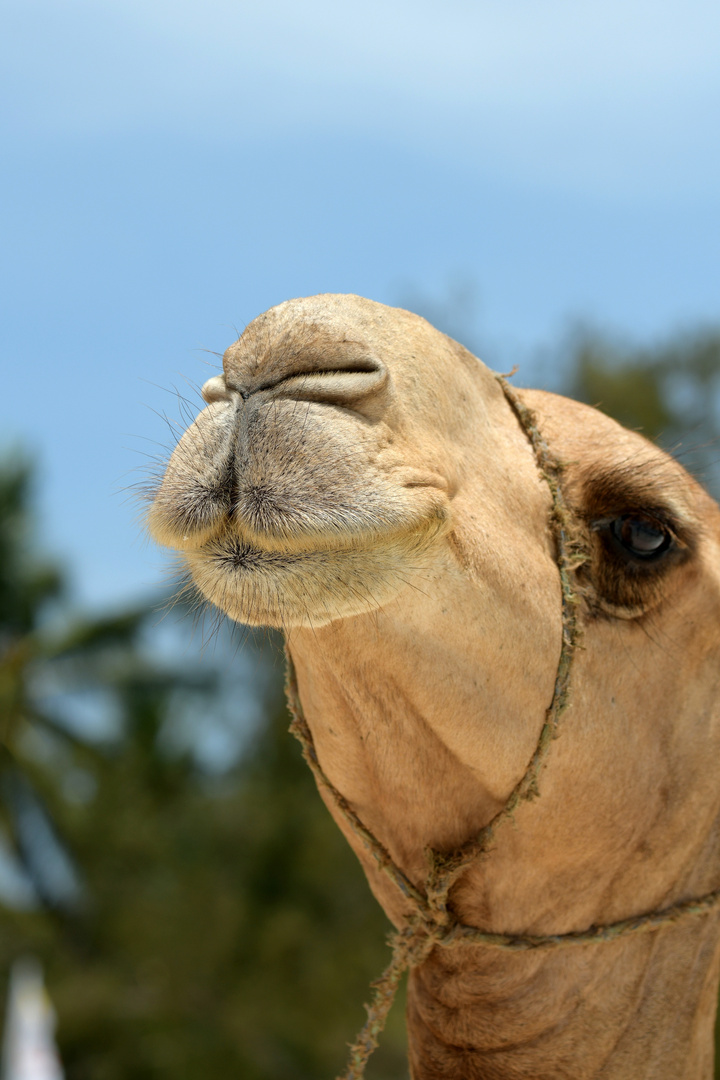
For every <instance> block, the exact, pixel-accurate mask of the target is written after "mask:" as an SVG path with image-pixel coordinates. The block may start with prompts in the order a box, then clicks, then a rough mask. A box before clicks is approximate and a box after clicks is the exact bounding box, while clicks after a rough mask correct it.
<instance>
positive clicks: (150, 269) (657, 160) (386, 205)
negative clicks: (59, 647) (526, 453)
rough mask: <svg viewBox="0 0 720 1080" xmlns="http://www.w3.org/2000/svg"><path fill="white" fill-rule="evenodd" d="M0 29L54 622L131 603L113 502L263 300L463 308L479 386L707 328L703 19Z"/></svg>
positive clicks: (709, 272)
mask: <svg viewBox="0 0 720 1080" xmlns="http://www.w3.org/2000/svg"><path fill="white" fill-rule="evenodd" d="M2 22H3V27H2V33H0V79H1V80H2V85H0V101H1V102H2V106H1V107H2V118H1V119H0V134H1V135H2V145H3V150H4V155H3V156H4V169H3V171H2V179H1V180H0V184H1V185H2V193H1V196H2V206H3V209H4V213H3V219H4V223H3V234H4V236H3V243H2V249H3V280H2V304H3V309H4V310H3V317H2V329H1V331H0V333H1V334H2V341H1V345H0V356H1V357H2V371H3V387H4V390H5V392H4V393H3V395H2V400H0V425H1V427H2V441H3V442H4V443H6V444H8V443H10V444H13V445H17V444H18V443H22V444H24V445H27V446H28V447H29V448H30V449H31V450H32V451H33V452H34V453H35V454H36V456H37V459H38V462H39V465H40V471H39V490H38V495H39V510H40V515H41V521H42V526H43V539H44V542H45V544H46V545H47V547H48V548H49V549H51V550H52V551H55V552H57V553H59V554H61V555H63V556H64V557H65V558H66V559H67V560H68V562H69V564H70V565H71V567H72V569H73V574H74V580H75V585H76V588H77V593H78V597H79V598H80V599H81V600H82V602H84V603H89V604H101V603H104V602H107V601H110V602H113V603H119V604H122V603H124V602H126V601H129V600H130V599H132V598H134V597H136V596H139V595H141V594H142V593H143V592H145V591H147V590H148V589H150V588H152V587H153V586H154V585H156V584H157V583H158V582H159V580H160V577H161V568H162V566H163V564H164V562H165V557H164V556H163V555H162V553H160V552H156V551H153V550H152V549H151V548H149V547H147V546H146V545H145V544H144V542H143V540H142V536H141V531H140V529H139V528H138V526H137V523H136V508H135V507H134V506H133V505H132V503H130V504H129V503H127V502H126V501H125V496H124V495H123V493H122V490H121V489H122V488H123V487H124V486H126V485H128V484H131V483H133V481H134V480H137V479H138V476H137V474H135V473H134V472H133V470H135V469H136V468H137V467H138V465H140V464H141V463H142V461H143V460H144V459H143V458H142V456H141V455H142V453H145V452H149V453H151V454H153V453H156V452H161V448H159V447H157V445H156V443H161V444H162V443H165V444H167V442H168V439H169V436H168V431H167V428H166V426H165V424H164V422H163V421H162V420H161V419H160V418H159V417H158V415H157V413H158V412H160V413H162V412H163V411H166V412H167V413H169V415H170V416H171V417H172V418H174V419H179V418H180V416H181V413H180V410H179V407H178V403H177V401H176V399H175V398H174V396H173V393H172V388H173V387H178V388H179V389H180V390H181V392H182V393H183V394H186V395H187V396H188V397H189V398H190V399H191V401H192V402H196V401H197V396H196V394H195V392H194V391H193V389H192V387H193V386H194V385H195V384H197V383H200V382H202V381H203V379H204V378H205V377H207V374H208V373H209V370H210V369H209V368H208V366H207V365H208V363H212V362H213V361H214V357H213V356H212V355H210V354H211V353H212V352H213V351H218V352H222V350H223V349H224V348H225V347H226V346H227V345H228V344H229V343H230V341H231V340H232V339H233V338H234V336H235V330H236V329H241V328H242V327H243V326H244V325H245V323H247V322H248V321H249V320H251V319H252V318H253V317H254V316H255V315H257V314H258V313H259V312H260V311H262V310H264V309H265V308H267V307H269V306H271V305H272V304H274V303H277V302H279V301H281V300H283V299H286V298H287V297H289V296H298V295H307V294H310V293H315V292H325V291H332V292H358V293H361V294H364V295H367V296H370V297H372V298H373V299H376V300H381V301H383V302H386V303H403V302H406V301H407V300H408V298H411V297H413V296H415V297H418V296H422V295H424V296H428V297H435V296H440V297H442V296H443V295H444V294H445V293H446V292H447V291H448V289H450V290H452V288H453V283H454V282H465V283H469V284H470V285H471V287H472V288H474V289H475V290H476V292H477V296H478V299H479V305H478V317H477V323H476V324H475V325H473V326H471V327H470V328H469V332H471V334H472V336H473V340H474V341H477V342H479V343H480V344H481V347H482V355H483V358H484V359H485V360H486V361H487V362H488V363H489V364H490V365H491V366H493V367H499V368H502V367H507V366H509V365H510V364H512V363H513V362H515V361H516V360H519V361H520V362H521V363H522V365H523V367H524V370H525V372H526V373H527V374H528V375H529V377H531V378H535V379H536V380H537V381H540V382H544V383H549V384H552V381H553V372H552V357H553V347H554V346H555V345H557V343H558V342H559V341H560V340H561V337H562V334H563V333H564V332H565V330H566V328H567V327H568V325H569V324H570V323H571V322H572V321H573V320H577V319H585V320H589V321H592V322H594V323H596V324H599V325H600V326H603V327H607V328H609V329H610V330H612V331H613V332H616V333H618V334H622V335H625V336H629V337H631V338H634V339H637V340H643V341H653V340H657V339H661V338H663V337H665V336H667V335H669V334H671V333H672V332H674V331H675V330H678V329H682V328H683V327H688V326H695V325H698V324H702V325H708V324H717V323H718V322H719V321H720V288H719V285H718V271H717V261H718V251H719V250H720V194H719V193H720V148H719V143H718V139H717V117H718V116H719V115H720V62H719V61H720V7H718V5H717V3H716V2H715V0H713V2H709V0H684V2H683V3H682V4H681V3H680V2H679V0H678V2H672V3H662V2H658V0H654V2H653V3H649V2H648V3H646V2H644V0H623V2H620V0H604V2H603V3H599V2H597V0H585V2H583V3H581V4H578V3H577V2H570V0H547V2H538V0H533V2H530V0H503V2H502V3H501V2H500V0H484V2H483V0H475V2H472V3H470V2H468V0H444V2H443V3H442V4H440V3H429V2H422V0H415V2H413V3H410V2H409V0H384V2H383V3H379V2H376V0H372V2H365V3H363V4H362V5H350V4H346V3H342V2H340V0H333V2H332V3H331V2H325V0H322V2H320V0H307V2H305V3H303V4H299V3H288V2H286V0H265V2H264V3H262V4H258V3H253V4H248V3H242V2H238V0H236V2H234V3H228V2H221V0H203V2H202V3H201V2H199V0H173V2H165V0H144V2H139V0H137V2H136V0H37V2H36V0H22V2H16V0H6V2H5V5H4V12H3V17H2ZM204 350H209V352H205V351H204ZM540 355H542V357H543V361H542V365H541V363H540V361H539V360H538V359H537V358H538V356H540ZM543 365H544V366H543ZM195 407H196V406H195V404H193V405H191V409H194V408H195Z"/></svg>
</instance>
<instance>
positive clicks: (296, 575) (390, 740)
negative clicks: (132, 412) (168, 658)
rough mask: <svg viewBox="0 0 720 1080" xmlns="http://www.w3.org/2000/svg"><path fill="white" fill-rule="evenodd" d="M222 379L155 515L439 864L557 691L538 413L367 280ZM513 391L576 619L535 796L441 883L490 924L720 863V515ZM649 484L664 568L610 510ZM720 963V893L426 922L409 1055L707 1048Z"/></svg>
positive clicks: (481, 1073)
mask: <svg viewBox="0 0 720 1080" xmlns="http://www.w3.org/2000/svg"><path fill="white" fill-rule="evenodd" d="M205 394H206V398H207V400H208V401H209V402H210V404H209V405H208V407H207V408H206V409H205V410H204V411H203V412H202V413H201V414H200V416H199V417H198V419H197V420H196V422H195V424H193V426H192V427H191V428H190V429H189V431H188V432H187V433H186V434H185V436H184V437H183V439H182V440H181V441H180V443H179V445H178V447H177V449H176V450H175V453H174V454H173V456H172V458H171V460H170V463H169V465H168V469H167V472H166V474H165V478H164V480H163V482H162V485H161V486H160V488H159V491H158V493H157V495H156V498H155V501H154V504H153V507H152V509H151V512H150V528H151V530H152V532H153V535H154V536H155V537H156V538H157V539H158V540H159V541H160V542H162V543H165V544H168V545H170V546H172V547H175V548H178V549H179V550H181V551H182V552H183V554H184V557H185V559H186V560H187V563H188V566H189V568H190V570H191V572H192V574H193V577H194V580H195V582H196V584H197V586H198V588H199V589H200V591H201V592H202V593H203V594H204V595H205V596H206V597H207V598H208V599H209V600H211V601H212V602H213V603H215V604H217V605H218V606H219V607H220V608H222V609H223V610H224V611H226V612H227V613H228V614H229V615H230V616H231V617H232V618H235V619H239V620H241V621H243V622H247V623H254V624H261V623H265V624H268V625H272V626H280V627H283V628H284V629H285V631H286V633H287V636H288V642H289V647H290V650H291V653H292V656H293V659H294V662H295V665H296V669H297V673H298V683H299V688H300V694H301V697H302V701H303V706H304V711H305V714H306V716H307V718H308V721H309V723H310V726H311V728H312V732H313V737H314V740H315V744H316V747H317V751H318V755H319V758H320V761H321V763H322V766H323V768H324V770H325V772H326V773H327V775H328V776H329V778H330V780H331V781H332V782H333V784H334V785H335V786H336V787H337V788H338V789H339V790H340V791H341V792H342V793H343V795H344V796H345V797H346V798H347V799H348V800H349V802H350V803H351V805H352V806H353V807H354V809H355V810H356V812H357V813H358V814H359V816H360V818H361V819H362V820H363V821H364V822H365V824H366V825H367V826H368V827H369V828H370V829H371V830H372V831H373V832H374V833H375V834H376V835H377V837H378V838H379V839H380V840H382V842H383V843H384V844H385V846H386V847H387V848H388V849H389V851H390V853H391V854H392V856H393V858H394V859H395V861H396V862H397V863H398V864H399V865H400V866H402V868H403V869H404V870H405V872H406V873H407V874H408V875H409V876H410V877H412V878H413V880H414V881H415V882H416V883H417V884H418V886H421V885H422V883H423V881H424V878H425V874H426V871H427V867H426V863H425V855H424V850H425V848H426V847H427V846H428V845H430V846H432V847H433V848H437V849H444V850H451V849H453V848H455V847H457V846H458V845H459V844H460V843H461V842H462V841H464V840H466V839H468V838H469V837H470V836H471V835H473V833H475V832H477V831H478V830H479V829H480V828H481V826H482V825H483V824H484V823H485V822H487V821H488V819H489V818H490V817H491V816H492V814H493V813H494V812H495V811H497V809H498V808H499V807H500V806H501V805H502V803H503V801H504V800H505V799H506V798H507V796H508V794H509V792H510V791H511V789H512V787H513V785H514V784H515V783H516V782H517V780H518V779H519V777H520V776H521V775H522V774H523V772H524V770H525V768H526V766H527V763H528V760H529V757H530V755H531V754H532V752H533V749H534V747H535V744H536V741H537V738H538V733H539V730H540V727H541V725H542V722H543V716H544V712H545V709H546V708H547V706H548V704H549V702H550V699H551V697H552V689H553V682H554V678H555V670H556V665H557V660H558V654H559V649H560V590H559V583H558V571H557V566H556V563H555V553H554V551H553V547H552V542H551V537H550V533H549V529H548V513H549V508H550V498H549V493H548V489H547V486H546V485H545V483H544V482H543V480H542V478H541V477H540V476H539V473H538V470H537V467H536V465H535V461H534V458H533V454H532V450H531V448H530V445H529V443H528V440H527V438H526V436H525V434H524V433H523V431H522V430H521V429H520V426H519V424H518V421H517V419H516V418H515V416H514V414H513V413H512V411H511V409H510V408H509V406H508V403H507V401H506V400H505V398H504V396H503V394H502V391H501V389H500V387H499V385H498V383H497V381H496V379H495V378H494V377H493V375H492V373H491V372H489V371H488V370H487V368H485V367H484V366H483V365H482V364H481V363H480V362H479V361H478V360H476V359H475V358H474V357H472V356H471V355H470V354H469V353H467V352H466V350H464V349H463V348H462V347H461V346H459V345H457V344H456V343H455V342H453V341H451V340H450V339H448V338H446V337H445V336H444V335H442V334H440V333H438V332H437V331H436V330H434V329H433V328H432V327H431V326H429V325H428V324H427V323H426V322H424V320H422V319H420V318H418V317H417V316H414V315H411V314H410V313H408V312H405V311H399V310H393V309H390V308H386V307H383V306H381V305H379V304H374V303H372V302H370V301H368V300H362V299H360V298H358V297H353V296H321V297H312V298H309V299H304V300H294V301H289V302H287V303H285V304H281V305H280V306H279V307H277V308H273V309H272V310H271V311H269V312H267V313H266V314H265V315H263V316H261V317H260V318H259V319H257V320H256V321H255V322H254V323H252V324H251V325H250V326H249V327H248V329H247V330H246V331H245V333H244V334H243V335H242V337H241V338H240V340H239V341H238V342H236V344H235V345H233V346H231V348H230V349H228V351H227V352H226V354H225V357H224V376H220V377H218V378H215V379H212V380H210V382H209V383H208V384H207V386H206V388H205ZM522 396H523V400H524V401H525V403H526V404H527V405H529V406H530V407H531V408H532V409H533V410H535V412H536V415H537V419H538V423H539V426H540V429H541V430H542V432H543V435H544V437H545V438H546V440H547V442H548V444H549V446H550V448H551V450H552V451H553V452H554V454H555V455H556V456H558V457H559V458H561V459H563V460H564V461H565V462H566V463H567V467H566V471H565V474H564V481H563V486H564V489H565V492H566V496H567V498H568V500H569V502H570V505H571V507H572V509H573V514H574V528H575V530H576V533H577V536H576V540H577V542H578V544H579V545H580V547H582V548H583V549H584V551H585V553H586V554H587V556H588V561H587V562H586V563H585V564H584V565H583V566H581V567H580V569H578V571H577V587H578V591H579V594H580V596H581V597H582V612H583V646H584V647H583V650H582V651H581V652H579V653H578V655H577V658H576V661H575V666H574V670H573V675H572V705H571V707H570V710H569V711H568V713H567V715H566V718H565V720H564V722H563V734H562V737H561V738H560V739H558V741H557V743H556V744H555V745H554V746H553V748H552V752H551V754H550V758H549V764H548V766H547V768H546V770H545V772H544V773H543V775H542V778H541V785H540V786H541V797H540V798H539V799H538V800H536V801H535V802H534V803H532V804H529V805H526V806H524V807H522V808H521V809H520V810H519V811H518V813H517V819H516V828H515V829H513V828H512V827H509V828H506V829H505V830H504V831H502V832H501V833H500V834H499V836H498V841H497V844H496V847H495V849H494V850H493V851H492V852H491V853H490V854H489V856H488V857H487V858H486V859H485V860H484V861H483V862H482V863H480V864H477V865H474V866H473V867H472V868H471V869H470V870H469V871H468V872H467V873H466V874H465V875H464V877H463V878H461V880H460V881H459V882H458V883H457V885H456V886H455V887H454V890H453V893H452V903H453V906H454V910H455V911H456V913H457V914H458V916H459V917H460V918H461V920H462V921H463V922H464V923H466V924H469V925H473V926H477V927H481V928H483V929H488V930H495V931H504V932H507V933H538V934H547V933H565V932H568V931H572V930H584V929H587V928H588V927H590V926H591V925H593V924H597V923H608V922H612V921H615V920H619V919H623V918H626V917H629V916H632V915H635V914H640V913H643V912H647V911H651V910H653V909H656V908H660V907H665V906H667V905H668V904H670V903H672V902H674V901H678V900H683V899H687V898H690V897H693V896H699V895H701V894H703V893H705V892H708V891H709V890H711V889H713V888H717V887H718V886H720V850H719V833H718V816H719V813H720V784H718V779H717V776H718V762H719V761H720V702H719V698H718V683H719V681H720V663H719V660H720V655H719V654H720V635H719V634H718V625H719V622H718V617H719V615H720V548H719V544H720V514H719V513H718V509H717V507H716V505H715V504H714V503H713V502H712V500H711V499H710V498H709V497H708V496H707V495H706V494H705V493H704V492H703V491H702V490H701V489H700V487H699V486H698V485H697V484H696V483H695V482H694V481H693V480H692V479H691V478H690V477H689V476H688V475H687V473H685V472H684V471H683V469H682V468H681V467H680V466H679V465H678V464H677V463H676V462H674V461H672V460H671V459H670V458H668V457H667V456H666V455H664V454H662V453H661V452H660V451H658V450H657V449H655V448H654V447H652V446H651V445H650V444H649V443H648V442H646V441H645V440H644V439H642V438H641V437H640V436H638V435H636V434H633V433H631V432H628V431H625V430H624V429H622V428H621V427H619V426H618V425H617V424H615V423H613V422H612V421H611V420H609V419H608V418H606V417H604V416H603V415H601V414H600V413H598V412H596V411H595V410H593V409H589V408H587V407H585V406H582V405H578V404H577V403H575V402H571V401H568V400H566V399H563V398H559V397H556V396H554V395H551V394H545V393H541V392H530V391H526V392H523V394H522ZM632 514H641V515H650V516H651V518H652V519H653V520H657V521H661V522H663V523H664V524H666V525H667V527H668V528H669V529H670V530H671V532H672V533H673V535H674V537H675V539H674V541H673V550H672V553H671V555H669V556H668V557H667V558H664V559H663V560H661V561H660V562H659V563H658V565H657V567H654V566H653V567H650V568H647V567H645V566H641V567H640V569H639V570H638V568H637V567H635V566H634V565H626V563H625V562H624V561H623V559H622V558H620V557H619V556H618V554H617V552H616V551H615V550H614V548H613V547H612V543H611V541H609V540H608V527H607V522H609V521H611V520H613V519H617V518H618V517H621V516H622V515H632ZM338 824H339V825H340V827H341V828H343V829H344V830H345V831H346V833H347V832H348V830H347V827H346V826H345V824H344V822H343V821H341V820H339V821H338ZM348 840H349V842H350V843H351V844H352V845H353V847H354V849H355V850H356V852H357V854H358V857H359V858H360V859H361V861H362V863H363V865H364V868H365V870H366V872H367V875H368V879H369V881H370V885H371V887H372V888H373V891H374V892H375V894H376V896H377V897H378V899H379V900H380V902H381V903H382V905H383V907H384V908H385V910H386V911H387V912H388V914H389V916H390V918H391V919H392V920H393V921H394V922H395V923H396V925H400V924H402V922H403V920H404V919H405V918H406V916H407V915H408V914H409V912H410V909H409V908H408V906H407V902H406V901H404V900H403V899H402V897H401V896H400V895H399V893H398V892H397V891H396V890H395V887H394V886H393V885H392V883H391V882H390V881H389V880H388V879H387V878H385V877H383V876H381V875H380V873H379V871H378V870H377V868H376V867H375V865H374V864H373V863H372V862H371V860H370V859H369V858H368V856H367V855H366V853H365V851H364V849H363V848H362V845H361V843H360V841H359V840H358V839H357V837H355V836H354V835H348ZM718 964H719V953H718V918H717V916H715V915H711V916H706V917H703V918H699V919H696V920H689V921H686V922H681V923H679V924H677V925H673V926H669V927H666V928H664V929H661V930H658V931H655V932H653V933H652V934H648V935H643V936H640V937H634V938H628V939H623V940H619V941H616V942H614V943H612V944H596V945H588V946H583V947H578V948H573V949H568V950H558V951H556V952H552V953H537V954H527V953H520V954H518V953H513V954H503V953H497V952H494V951H491V950H488V949H483V948H482V947H480V946H466V947H462V948H461V947H458V948H454V949H452V950H448V949H442V948H439V947H438V948H435V950H434V951H433V952H432V954H431V955H430V957H429V959H428V960H427V961H426V962H425V963H424V964H423V965H422V966H421V967H420V968H419V969H418V970H416V971H414V972H413V973H412V975H411V979H410V990H409V1003H408V1029H409V1038H410V1057H411V1067H412V1075H413V1077H415V1078H416V1080H430V1078H440V1077H443V1078H457V1080H470V1078H475V1077H477V1078H481V1077H482V1078H484V1080H495V1078H497V1080H516V1078H517V1080H520V1078H522V1080H538V1078H548V1080H549V1078H553V1080H555V1078H558V1077H568V1078H573V1080H581V1078H585V1077H587V1078H590V1077H592V1078H600V1077H602V1078H613V1080H621V1078H622V1080H639V1078H642V1077H646V1078H655V1080H657V1078H666V1080H671V1078H672V1080H679V1078H687V1080H691V1078H692V1080H699V1078H710V1077H711V1076H712V1059H713V1052H712V1025H713V1018H714V1013H715V1001H716V994H717V980H718Z"/></svg>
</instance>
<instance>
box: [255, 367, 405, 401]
mask: <svg viewBox="0 0 720 1080" xmlns="http://www.w3.org/2000/svg"><path fill="white" fill-rule="evenodd" d="M343 359H345V358H343ZM387 381H388V373H387V369H386V367H385V365H384V364H382V363H381V362H380V361H379V360H376V359H375V358H374V357H367V358H366V357H363V358H361V359H359V358H353V359H352V361H349V362H348V360H347V359H345V362H342V360H341V359H339V360H338V362H337V363H333V361H332V359H331V360H330V362H328V360H327V358H324V362H323V363H322V364H317V366H316V365H313V364H311V363H308V366H307V368H301V369H300V370H295V371H293V370H291V371H288V372H287V373H286V374H285V376H284V377H283V378H282V379H279V380H278V381H277V382H276V383H275V384H274V385H273V386H272V387H268V389H272V391H273V397H291V398H294V399H296V400H298V401H315V402H318V403H326V404H328V405H347V406H350V407H353V406H355V405H356V404H357V403H359V402H361V401H363V400H365V399H369V398H377V396H378V394H379V392H380V391H381V390H383V388H384V387H385V385H386V383H387Z"/></svg>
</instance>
